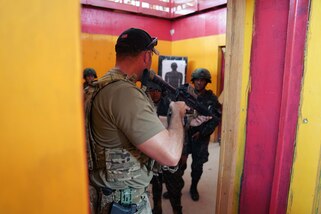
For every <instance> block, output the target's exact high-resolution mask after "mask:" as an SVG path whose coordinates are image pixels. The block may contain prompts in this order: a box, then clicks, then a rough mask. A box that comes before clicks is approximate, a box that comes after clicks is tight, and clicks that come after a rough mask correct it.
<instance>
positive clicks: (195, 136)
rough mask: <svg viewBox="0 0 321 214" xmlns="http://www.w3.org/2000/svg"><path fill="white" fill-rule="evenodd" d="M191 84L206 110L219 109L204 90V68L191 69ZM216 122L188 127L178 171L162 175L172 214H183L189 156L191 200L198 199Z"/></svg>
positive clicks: (206, 78)
mask: <svg viewBox="0 0 321 214" xmlns="http://www.w3.org/2000/svg"><path fill="white" fill-rule="evenodd" d="M191 81H192V83H193V84H194V90H195V93H196V94H197V95H198V96H197V100H198V101H199V102H200V103H202V104H203V105H205V106H206V107H208V109H209V110H210V111H212V112H213V113H214V109H220V108H221V105H220V104H219V102H218V100H217V97H216V95H215V94H214V93H213V92H212V91H211V90H206V85H207V84H208V83H211V74H210V72H209V71H208V70H207V69H205V68H198V69H196V70H194V72H193V73H192V79H191ZM218 123H219V122H218V121H217V120H214V119H211V120H209V121H207V122H204V123H202V124H201V125H199V126H194V127H193V126H191V127H190V128H189V129H188V130H187V131H186V132H185V133H186V134H185V144H184V149H183V154H182V157H181V159H180V162H179V168H178V170H177V171H176V172H175V173H173V174H164V180H165V183H166V185H167V190H168V192H165V193H164V195H163V196H164V198H168V199H170V202H171V205H172V208H173V211H174V213H178V214H179V213H182V206H181V195H182V193H181V191H182V189H183V187H184V180H183V175H184V171H185V169H186V167H187V164H186V163H187V158H188V155H189V154H191V155H192V165H191V177H192V183H191V187H190V196H191V198H192V200H193V201H198V200H199V192H198V190H197V185H198V183H199V181H200V179H201V176H202V173H203V164H204V163H206V162H207V161H208V155H209V153H208V144H209V141H210V135H211V134H212V133H213V132H214V130H215V128H216V126H217V125H218Z"/></svg>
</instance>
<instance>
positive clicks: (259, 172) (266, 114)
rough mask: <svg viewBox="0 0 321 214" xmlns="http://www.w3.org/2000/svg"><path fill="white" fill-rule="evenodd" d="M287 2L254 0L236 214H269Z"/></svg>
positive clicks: (279, 103) (278, 115)
mask: <svg viewBox="0 0 321 214" xmlns="http://www.w3.org/2000/svg"><path fill="white" fill-rule="evenodd" d="M288 9H289V2H288V1H264V0H257V1H256V5H255V15H254V16H255V17H254V26H255V29H253V31H254V32H255V33H254V35H253V41H252V51H251V67H250V69H251V70H250V75H251V89H250V93H249V100H248V116H247V130H246V146H245V158H244V172H243V179H242V189H241V198H240V213H244V214H257V213H260V214H264V213H269V204H270V198H271V190H272V181H273V173H274V164H275V156H276V147H277V141H278V127H279V117H280V107H281V95H282V79H283V74H284V56H285V48H286V43H285V41H286V30H287V18H288Z"/></svg>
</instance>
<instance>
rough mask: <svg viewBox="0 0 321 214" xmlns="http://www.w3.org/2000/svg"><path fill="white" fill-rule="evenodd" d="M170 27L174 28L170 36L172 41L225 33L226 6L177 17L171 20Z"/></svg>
mask: <svg viewBox="0 0 321 214" xmlns="http://www.w3.org/2000/svg"><path fill="white" fill-rule="evenodd" d="M172 28H173V29H175V33H174V35H173V38H172V40H174V41H175V40H182V39H190V38H196V37H202V36H212V35H218V34H225V32H226V7H224V8H221V9H218V10H212V11H208V12H206V13H202V14H196V15H193V16H189V17H185V18H180V19H177V20H175V21H174V22H173V25H172Z"/></svg>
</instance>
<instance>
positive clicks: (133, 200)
mask: <svg viewBox="0 0 321 214" xmlns="http://www.w3.org/2000/svg"><path fill="white" fill-rule="evenodd" d="M146 189H147V188H140V189H135V188H126V189H121V190H113V189H110V188H107V187H104V188H101V191H102V193H103V194H104V195H105V196H106V197H107V201H108V202H110V203H111V202H116V203H119V204H122V205H129V204H138V203H139V202H140V201H141V196H142V195H143V194H144V193H145V192H146Z"/></svg>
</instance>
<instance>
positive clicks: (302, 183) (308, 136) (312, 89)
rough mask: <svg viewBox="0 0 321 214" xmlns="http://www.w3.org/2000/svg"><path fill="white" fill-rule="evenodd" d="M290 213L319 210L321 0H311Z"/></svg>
mask: <svg viewBox="0 0 321 214" xmlns="http://www.w3.org/2000/svg"><path fill="white" fill-rule="evenodd" d="M310 13H311V14H310V20H309V29H308V35H307V48H306V59H305V70H304V76H303V83H302V91H301V106H300V112H299V119H298V131H297V139H296V149H295V155H294V164H293V169H292V180H291V185H290V194H289V200H288V210H287V213H298V214H301V213H320V212H321V206H320V205H321V204H320V201H321V200H320V199H321V197H320V190H321V182H320V169H321V167H320V166H321V134H320V130H321V99H320V98H321V85H320V56H321V43H320V38H321V28H320V26H319V25H320V20H321V1H312V4H311V11H310Z"/></svg>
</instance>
